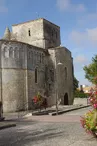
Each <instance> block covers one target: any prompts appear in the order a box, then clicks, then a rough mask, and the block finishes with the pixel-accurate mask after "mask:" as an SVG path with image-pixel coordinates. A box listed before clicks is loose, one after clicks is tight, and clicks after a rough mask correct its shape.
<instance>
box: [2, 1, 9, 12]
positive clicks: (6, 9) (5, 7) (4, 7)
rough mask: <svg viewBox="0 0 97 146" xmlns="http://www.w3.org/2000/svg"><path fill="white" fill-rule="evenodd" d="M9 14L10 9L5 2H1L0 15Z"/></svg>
mask: <svg viewBox="0 0 97 146" xmlns="http://www.w3.org/2000/svg"><path fill="white" fill-rule="evenodd" d="M4 12H8V8H7V6H6V5H5V1H4V0H0V13H4Z"/></svg>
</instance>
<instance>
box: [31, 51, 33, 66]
mask: <svg viewBox="0 0 97 146" xmlns="http://www.w3.org/2000/svg"><path fill="white" fill-rule="evenodd" d="M31 56H32V64H33V52H31Z"/></svg>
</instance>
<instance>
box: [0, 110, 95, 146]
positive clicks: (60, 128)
mask: <svg viewBox="0 0 97 146" xmlns="http://www.w3.org/2000/svg"><path fill="white" fill-rule="evenodd" d="M88 109H89V108H87V109H80V110H77V111H72V112H71V113H72V118H71V120H70V119H69V122H68V121H67V120H66V119H64V122H63V121H61V118H63V117H65V116H66V115H65V114H64V115H62V116H58V118H59V119H60V122H59V121H58V122H56V119H55V121H54V120H53V122H51V121H50V122H47V121H46V122H42V121H41V122H39V121H38V120H35V119H34V120H33V117H32V118H31V117H30V118H28V119H27V120H24V121H23V120H22V121H20V122H18V123H17V126H16V127H13V128H10V129H4V130H1V131H0V146H96V145H97V140H96V139H95V138H94V137H93V136H91V135H88V134H87V133H85V131H84V129H83V128H82V127H81V124H80V122H79V121H75V122H73V121H74V118H75V116H73V115H76V114H79V115H81V114H83V113H84V112H86V111H87V110H88ZM66 114H67V113H66ZM69 114H70V112H69V113H68V115H67V116H68V117H70V116H71V115H69ZM41 118H42V117H41ZM51 118H54V117H51Z"/></svg>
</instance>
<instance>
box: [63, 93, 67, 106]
mask: <svg viewBox="0 0 97 146" xmlns="http://www.w3.org/2000/svg"><path fill="white" fill-rule="evenodd" d="M64 105H68V94H67V93H65V95H64Z"/></svg>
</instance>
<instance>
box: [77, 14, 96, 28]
mask: <svg viewBox="0 0 97 146" xmlns="http://www.w3.org/2000/svg"><path fill="white" fill-rule="evenodd" d="M91 22H92V23H91ZM85 24H86V25H89V24H90V25H91V24H93V25H95V24H96V25H97V12H95V13H85V14H84V15H83V16H81V17H80V19H79V20H78V25H85Z"/></svg>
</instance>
